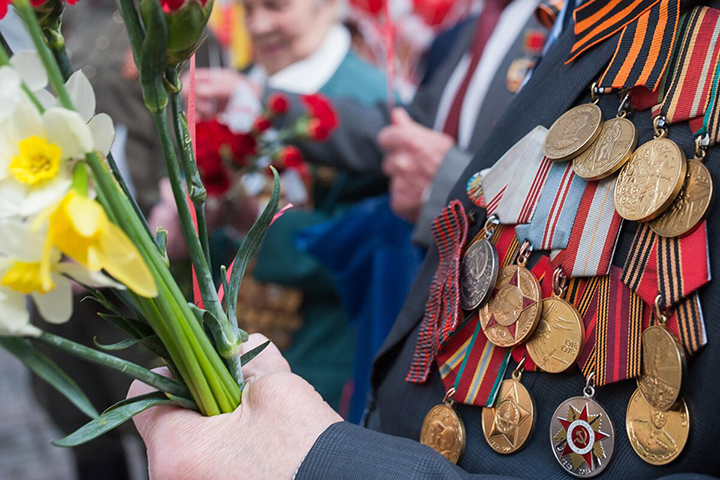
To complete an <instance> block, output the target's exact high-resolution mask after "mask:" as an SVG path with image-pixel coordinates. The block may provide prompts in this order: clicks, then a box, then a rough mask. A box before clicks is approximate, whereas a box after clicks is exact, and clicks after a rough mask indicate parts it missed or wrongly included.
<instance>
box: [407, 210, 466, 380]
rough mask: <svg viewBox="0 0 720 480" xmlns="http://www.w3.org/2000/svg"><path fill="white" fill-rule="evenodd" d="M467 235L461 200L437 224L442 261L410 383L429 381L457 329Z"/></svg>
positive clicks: (439, 251) (409, 376)
mask: <svg viewBox="0 0 720 480" xmlns="http://www.w3.org/2000/svg"><path fill="white" fill-rule="evenodd" d="M467 231H468V223H467V217H466V216H465V209H464V208H463V205H462V203H460V202H459V201H458V200H452V201H451V202H450V204H449V205H448V206H447V207H445V208H444V209H443V210H442V211H441V212H440V215H438V216H437V218H435V222H434V223H433V228H432V232H433V237H434V238H435V244H436V246H437V249H438V254H439V257H440V260H439V262H438V267H437V270H436V271H435V276H434V277H433V281H432V284H431V285H430V293H429V297H428V301H427V304H426V305H425V315H424V316H423V320H422V324H421V325H420V333H419V334H418V339H417V344H416V346H415V353H414V354H413V360H412V364H411V366H410V372H408V374H407V377H406V378H405V380H406V381H408V382H412V383H422V382H424V381H425V380H427V376H428V374H429V373H430V366H431V365H432V363H433V360H435V356H436V355H437V352H438V350H439V349H440V347H441V346H442V345H443V344H445V342H447V340H448V339H449V338H450V335H451V334H452V332H453V331H454V330H455V329H456V328H457V323H458V314H459V312H460V256H461V253H462V249H463V246H464V245H465V240H466V239H467Z"/></svg>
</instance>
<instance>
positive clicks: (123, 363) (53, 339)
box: [30, 332, 190, 398]
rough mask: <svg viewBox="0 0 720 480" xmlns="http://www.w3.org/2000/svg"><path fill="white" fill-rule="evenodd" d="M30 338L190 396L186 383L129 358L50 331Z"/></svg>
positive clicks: (164, 388) (167, 389)
mask: <svg viewBox="0 0 720 480" xmlns="http://www.w3.org/2000/svg"><path fill="white" fill-rule="evenodd" d="M30 340H33V341H38V342H40V343H44V344H45V345H50V346H52V347H56V348H59V349H60V350H63V351H64V352H67V353H70V354H72V355H74V356H76V357H79V358H82V359H83V360H87V361H88V362H92V363H95V364H97V365H100V366H103V367H106V368H109V369H112V370H115V371H118V372H120V373H124V374H125V375H128V376H130V377H132V378H134V379H136V380H140V381H141V382H143V383H146V384H148V385H150V386H151V387H155V388H157V389H158V390H160V391H162V392H167V393H171V394H173V395H177V396H179V397H183V398H190V391H189V390H188V389H187V387H186V386H185V385H183V384H182V383H180V382H178V381H177V380H173V379H171V378H167V377H163V376H162V375H158V374H157V373H154V372H151V371H150V370H148V369H146V368H143V367H141V366H140V365H137V364H135V363H132V362H128V361H127V360H123V359H121V358H117V357H115V356H113V355H109V354H107V353H103V352H101V351H99V350H95V349H92V348H89V347H86V346H85V345H81V344H79V343H75V342H73V341H72V340H68V339H66V338H63V337H59V336H57V335H53V334H52V333H48V332H42V333H41V334H40V336H38V337H32V338H30Z"/></svg>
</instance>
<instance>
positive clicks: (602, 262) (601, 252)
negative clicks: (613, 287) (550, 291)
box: [551, 177, 622, 278]
mask: <svg viewBox="0 0 720 480" xmlns="http://www.w3.org/2000/svg"><path fill="white" fill-rule="evenodd" d="M615 181H616V179H615V177H611V178H606V179H604V180H600V181H599V182H589V183H588V185H587V188H586V189H585V192H584V193H583V196H582V199H581V200H580V207H579V209H578V212H577V215H576V216H575V224H574V225H573V226H572V232H571V233H570V240H569V242H568V245H567V248H566V249H564V250H554V251H553V252H552V254H551V259H552V263H553V266H554V267H558V266H559V267H562V270H563V275H564V276H565V277H567V278H573V277H595V276H604V275H607V274H608V272H609V271H610V265H611V261H612V257H613V253H614V252H615V245H616V244H617V239H618V236H619V234H620V227H621V226H622V217H621V216H620V215H618V214H617V212H616V211H615V200H614V192H615Z"/></svg>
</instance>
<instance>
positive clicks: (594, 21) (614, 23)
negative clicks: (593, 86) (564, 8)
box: [567, 0, 679, 63]
mask: <svg viewBox="0 0 720 480" xmlns="http://www.w3.org/2000/svg"><path fill="white" fill-rule="evenodd" d="M659 1H660V0H609V1H608V0H590V1H588V2H585V3H583V4H582V5H581V6H579V7H578V8H576V9H575V11H574V12H573V18H574V19H575V44H574V45H573V47H572V49H571V51H570V59H569V60H568V61H567V63H570V62H572V61H573V60H575V59H576V58H577V57H579V56H580V55H581V54H582V53H583V52H585V51H586V50H588V49H589V48H591V47H593V46H594V45H597V44H598V43H600V42H602V41H603V40H605V39H607V38H609V37H611V36H613V35H614V34H615V33H617V32H619V31H620V30H622V29H623V28H624V27H626V26H627V25H628V24H630V23H632V22H634V21H635V20H637V19H638V17H640V16H641V15H642V14H643V13H645V12H646V11H647V10H649V9H650V8H651V7H653V6H654V5H656V4H657V3H658V2H659ZM673 1H676V2H678V3H679V0H673Z"/></svg>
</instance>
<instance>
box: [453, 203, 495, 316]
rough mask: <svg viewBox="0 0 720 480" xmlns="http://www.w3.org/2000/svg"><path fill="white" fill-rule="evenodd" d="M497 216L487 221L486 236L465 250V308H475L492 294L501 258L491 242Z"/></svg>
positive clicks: (462, 283) (463, 274)
mask: <svg viewBox="0 0 720 480" xmlns="http://www.w3.org/2000/svg"><path fill="white" fill-rule="evenodd" d="M497 222H498V220H497V217H495V216H490V217H489V218H488V220H487V222H486V223H485V237H484V238H479V239H478V240H476V241H475V242H473V243H472V245H470V246H469V247H468V249H467V251H466V252H465V255H464V256H463V260H462V266H461V271H460V285H461V291H460V294H461V297H460V302H461V305H462V308H463V310H474V309H476V308H477V307H479V306H480V305H482V304H483V303H484V302H485V301H486V300H487V299H488V298H489V296H490V293H491V292H492V289H493V287H494V286H495V282H496V281H497V277H498V271H499V263H500V262H499V259H498V254H497V251H496V250H495V247H493V245H492V243H490V238H491V237H492V235H493V231H494V227H495V225H497Z"/></svg>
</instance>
